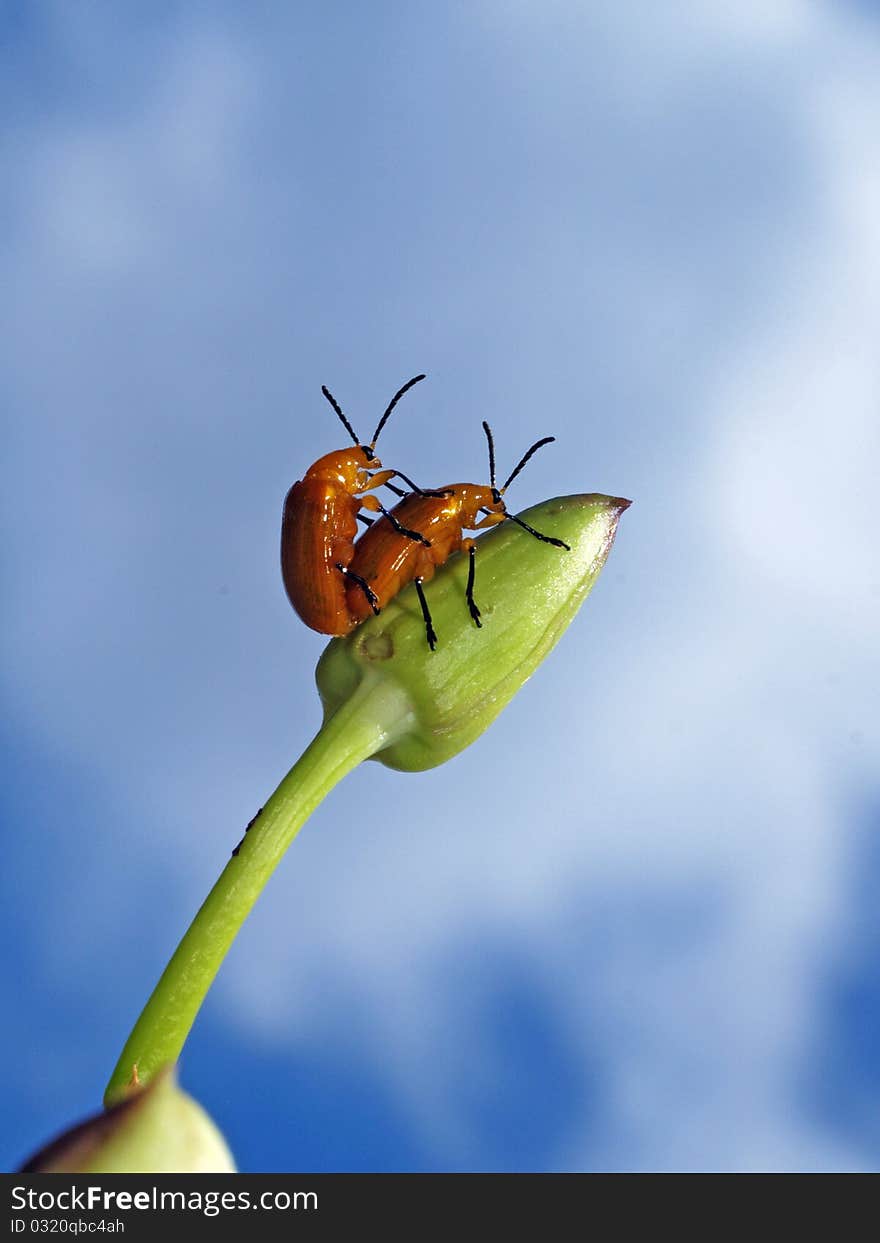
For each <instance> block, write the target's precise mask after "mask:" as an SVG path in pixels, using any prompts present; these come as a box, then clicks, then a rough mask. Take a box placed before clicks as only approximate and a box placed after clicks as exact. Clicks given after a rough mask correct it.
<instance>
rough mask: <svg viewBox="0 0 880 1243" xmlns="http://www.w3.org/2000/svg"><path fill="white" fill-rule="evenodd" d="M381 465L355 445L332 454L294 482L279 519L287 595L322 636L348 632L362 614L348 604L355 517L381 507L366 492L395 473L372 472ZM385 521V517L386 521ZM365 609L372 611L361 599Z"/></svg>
mask: <svg viewBox="0 0 880 1243" xmlns="http://www.w3.org/2000/svg"><path fill="white" fill-rule="evenodd" d="M381 465H382V463H381V462H380V461H379V459H378V458H377V457H372V458H368V457H367V454H366V452H365V451H364V449H363V447H362V446H360V445H352V447H351V448H350V449H340V450H338V451H337V452H335V453H328V454H326V455H325V456H324V457H322V458H319V459H318V461H317V462H316V463H315V464H314V466H312V467H311V469H310V470H308V471H307V472H306V474H305V476H304V477H303V478H302V479H301V480H299V481H298V482H297V483H295V484H294V485H293V487H292V488H291V489H290V491H289V492H288V493H287V496H286V497H285V499H284V511H283V513H282V517H281V577H282V578H283V580H284V588H285V591H286V592H287V598H288V600H289V601H290V603H291V604H292V605H293V607H294V609H295V610H296V612H297V613H298V614H299V616H300V617H301V618H302V620H303V621H304V622H305V624H306V625H307V626H310V627H311V629H312V630H317V631H319V632H320V633H321V634H333V635H340V634H348V632H349V631H350V630H353V629H354V627H355V626H356V625H357V623H358V620H359V618H355V617H352V615H351V612H350V611H349V608H348V605H347V603H346V595H345V588H346V580H345V575H344V573H343V572H342V570H341V569H340V568H339V567H340V566H341V567H343V568H344V569H347V568H348V567H349V566H350V564H351V561H352V558H353V556H354V541H355V536H356V535H357V516H358V513H359V512H360V510H361V509H364V508H365V509H371V510H374V511H375V510H377V509H378V508H379V505H378V502H377V501H376V499H375V497H372V496H362V495H359V493H363V492H366V491H367V490H369V489H370V488H376V487H378V486H379V485H380V484H382V483H384V482H386V481H387V479H389V478H390V477H391V476H392V475H393V473H394V472H393V471H379V472H378V473H376V474H371V471H373V470H374V469H375V468H376V467H378V466H381ZM383 521H384V520H383ZM363 599H364V603H365V605H366V606H367V612H368V613H369V612H371V611H372V610H371V609H370V607H369V605H368V604H367V601H366V597H363Z"/></svg>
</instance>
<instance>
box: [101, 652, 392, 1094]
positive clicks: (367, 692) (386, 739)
mask: <svg viewBox="0 0 880 1243" xmlns="http://www.w3.org/2000/svg"><path fill="white" fill-rule="evenodd" d="M410 723H411V707H410V703H409V699H408V697H407V696H406V694H405V692H403V691H402V690H400V689H399V688H397V687H395V686H393V685H389V684H387V683H380V682H379V681H378V680H377V679H374V678H373V677H371V676H370V675H369V674H368V675H367V676H365V677H364V679H363V681H362V682H361V684H360V686H358V688H357V690H356V691H355V692H354V694H353V695H352V696H351V697H350V698H349V699H348V700H347V701H346V702H345V703H343V704H342V705H341V706H340V707H339V708H338V709H337V711H336V712H334V714H333V715H332V716H331V717H330V718H329V719H328V720H326V721H325V722H324V724H323V726H322V727H321V729H320V730H319V731H318V734H317V735H316V737H315V738H314V739H313V741H312V742H311V743H310V744H309V746H308V747H307V749H306V750H305V752H304V753H303V755H302V756H301V758H300V759H299V760H298V761H297V762H296V764H295V765H294V766H293V768H292V769H291V770H290V772H289V773H288V774H287V776H286V777H285V778H284V780H283V781H282V782H281V784H280V786H279V787H278V789H277V790H276V791H275V793H274V794H273V795H272V796H271V798H270V799H269V800H268V802H267V803H266V805H265V806H264V808H263V811H262V814H261V815H260V816H259V818H258V819H257V820H256V821H255V822H254V823H253V827H252V828H251V831H250V832H249V833H248V834H247V836H246V838H245V839H244V841H243V843H242V845H241V851H240V853H239V854H238V855H237V856H236V857H233V858H231V859H230V860H229V862H228V863H227V865H226V867H225V868H224V869H223V872H222V873H221V875H220V877H219V879H218V880H217V883H216V884H215V885H214V888H213V889H212V890H211V892H210V893H209V894H208V896H207V898H206V899H205V902H204V904H203V905H202V907H201V909H200V910H199V912H198V914H197V915H196V917H195V919H194V920H193V922H192V924H191V925H190V927H189V929H188V931H187V933H186V935H185V936H184V938H183V940H182V941H181V942H180V944H179V945H178V947H177V949H176V950H175V952H174V955H173V957H172V959H171V961H170V962H169V963H168V966H167V967H166V968H165V970H164V972H163V973H162V976H161V979H160V980H159V983H158V984H157V985H156V987H155V989H154V990H153V993H152V996H151V997H150V999H149V1001H148V1002H147V1004H146V1005H145V1006H144V1009H143V1011H142V1013H141V1015H140V1018H139V1019H138V1021H137V1023H136V1024H135V1026H134V1029H133V1031H132V1033H131V1035H130V1036H129V1038H128V1040H127V1042H126V1045H125V1048H124V1049H123V1050H122V1053H121V1055H120V1058H119V1061H118V1062H117V1064H116V1069H115V1070H114V1071H113V1074H112V1076H111V1078H110V1082H109V1084H108V1085H107V1090H106V1092H105V1094H104V1102H105V1104H108V1105H109V1104H112V1103H113V1102H114V1101H117V1100H119V1099H120V1098H121V1097H123V1096H125V1094H126V1090H127V1089H128V1087H129V1086H130V1084H131V1083H132V1072H133V1070H134V1068H135V1067H136V1068H137V1081H138V1082H139V1083H141V1084H143V1083H146V1082H147V1081H149V1080H150V1079H152V1078H153V1076H154V1075H155V1074H156V1072H157V1071H158V1070H160V1069H161V1068H162V1067H163V1066H166V1065H167V1064H168V1063H169V1062H175V1061H176V1060H177V1058H178V1056H179V1054H180V1051H181V1049H182V1048H183V1044H184V1042H185V1040H186V1038H187V1036H188V1035H189V1031H190V1028H191V1027H192V1025H193V1022H194V1021H195V1017H196V1015H197V1014H198V1012H199V1007H200V1006H201V1004H202V1002H203V1001H204V999H205V995H206V994H207V992H208V989H209V988H210V987H211V984H212V982H213V980H214V977H215V975H216V974H217V971H218V970H219V968H220V964H221V963H222V962H223V959H224V957H225V955H226V952H227V950H228V949H229V947H230V945H231V944H232V942H233V940H234V939H235V936H236V933H237V932H238V930H239V928H240V927H241V926H242V924H243V923H244V921H245V919H246V918H247V916H248V914H249V913H250V910H251V907H252V906H253V905H254V903H255V902H256V900H257V898H258V897H259V896H260V893H261V892H262V890H263V886H264V885H265V884H266V881H267V880H268V879H269V877H270V876H271V875H272V873H273V872H274V870H275V868H276V867H277V866H278V864H279V862H280V861H281V857H282V855H283V854H284V852H285V851H286V850H287V847H288V846H289V845H290V843H291V842H292V841H293V839H294V838H295V837H296V835H297V833H298V832H299V829H300V827H301V826H302V825H303V824H304V822H305V821H306V820H307V819H308V817H309V816H310V815H311V813H312V812H313V811H314V810H315V808H316V807H317V806H318V804H319V803H320V802H321V800H322V799H323V798H324V796H325V795H326V794H328V793H329V791H330V790H332V788H333V787H334V786H335V785H336V783H337V782H338V781H340V780H341V778H342V777H344V776H345V775H346V773H348V772H350V771H351V770H352V769H353V768H356V767H357V765H358V764H360V763H361V761H362V760H365V759H368V758H369V757H370V756H371V755H374V754H375V753H376V752H377V751H379V750H381V749H382V748H383V747H385V746H387V745H389V744H390V743H392V742H394V741H396V740H397V739H398V738H399V737H401V735H402V734H403V732H404V731H405V730H406V729H407V728H408V727H409V725H410Z"/></svg>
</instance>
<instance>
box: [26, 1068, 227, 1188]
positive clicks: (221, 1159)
mask: <svg viewBox="0 0 880 1243" xmlns="http://www.w3.org/2000/svg"><path fill="white" fill-rule="evenodd" d="M22 1173H25V1174H174V1173H180V1174H234V1173H235V1162H234V1161H233V1159H232V1154H231V1153H230V1151H229V1149H228V1148H227V1146H226V1141H225V1140H224V1138H223V1136H222V1135H221V1134H220V1132H219V1130H218V1129H217V1127H216V1126H215V1125H214V1123H213V1122H212V1121H211V1119H210V1118H209V1117H208V1115H207V1114H206V1113H205V1111H204V1109H202V1107H201V1105H199V1104H197V1103H196V1101H194V1100H193V1098H192V1097H191V1096H188V1095H187V1093H186V1092H182V1091H181V1090H180V1088H179V1087H178V1086H177V1079H176V1075H175V1073H174V1068H173V1067H171V1066H169V1067H166V1068H165V1069H164V1070H162V1071H160V1072H159V1073H158V1074H157V1075H155V1077H154V1078H153V1079H152V1080H151V1082H150V1083H149V1084H148V1085H147V1087H133V1088H131V1089H130V1091H129V1093H128V1095H126V1096H125V1097H123V1098H122V1099H121V1100H120V1102H119V1103H118V1104H116V1105H113V1106H112V1107H111V1108H110V1109H107V1110H105V1111H104V1112H103V1113H100V1114H95V1116H94V1117H92V1118H88V1119H86V1121H85V1122H81V1123H80V1124H79V1126H75V1127H73V1128H72V1129H71V1130H70V1131H65V1133H64V1134H63V1135H60V1136H59V1137H58V1138H57V1139H56V1140H54V1141H53V1142H52V1143H51V1144H49V1145H48V1146H47V1147H46V1148H43V1149H42V1150H41V1151H40V1152H38V1153H36V1154H35V1155H34V1156H33V1157H31V1159H30V1161H28V1163H27V1165H25V1166H23V1167H22Z"/></svg>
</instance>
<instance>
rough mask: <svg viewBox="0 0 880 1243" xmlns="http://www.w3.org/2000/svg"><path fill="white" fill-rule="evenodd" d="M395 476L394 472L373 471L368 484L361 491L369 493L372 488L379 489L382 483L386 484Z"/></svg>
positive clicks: (395, 472)
mask: <svg viewBox="0 0 880 1243" xmlns="http://www.w3.org/2000/svg"><path fill="white" fill-rule="evenodd" d="M396 474H397V471H396V470H377V471H374V473H373V474H372V475H370V480H369V483H368V484H367V486H366V487H365V488H364V489H363V491H364V492H369V491H371V489H373V488H381V487H382V484H383V483H387V482H388V480H389V479H393V478H394V476H395V475H396Z"/></svg>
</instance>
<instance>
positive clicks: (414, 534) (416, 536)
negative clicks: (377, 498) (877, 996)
mask: <svg viewBox="0 0 880 1243" xmlns="http://www.w3.org/2000/svg"><path fill="white" fill-rule="evenodd" d="M371 499H372V498H371ZM379 508H380V509H381V511H382V513H383V514H384V515H385V517H386V518H387V519H388V521H389V522H390V523H391V525H392V526H393V527H394V529H395V531H396V532H397V533H398V535H405V536H406V538H407V539H411V540H415V542H416V543H417V544H424V545H425V547H426V548H430V547H431V541H430V540H429V539H425V537H424V535H422V534H420V532H418V531H410V529H409V527H405V526H401V524H400V523H399V522H398V521H397V518H396V517H395V515H394V513H393V511H392V510H390V509H386V508H385V506H384V505H380V506H379Z"/></svg>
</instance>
